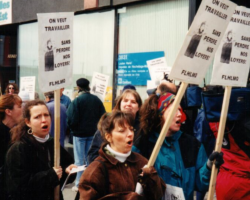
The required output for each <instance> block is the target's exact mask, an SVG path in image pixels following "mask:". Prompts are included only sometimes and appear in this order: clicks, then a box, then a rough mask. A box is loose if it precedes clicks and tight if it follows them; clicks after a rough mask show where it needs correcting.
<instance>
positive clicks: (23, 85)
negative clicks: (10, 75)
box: [19, 76, 36, 100]
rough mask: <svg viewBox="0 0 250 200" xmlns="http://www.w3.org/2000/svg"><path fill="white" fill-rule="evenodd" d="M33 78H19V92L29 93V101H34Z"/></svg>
mask: <svg viewBox="0 0 250 200" xmlns="http://www.w3.org/2000/svg"><path fill="white" fill-rule="evenodd" d="M35 84H36V77H35V76H25V77H21V78H20V91H19V92H27V93H29V96H30V100H34V99H35Z"/></svg>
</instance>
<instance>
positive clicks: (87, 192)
mask: <svg viewBox="0 0 250 200" xmlns="http://www.w3.org/2000/svg"><path fill="white" fill-rule="evenodd" d="M103 148H104V146H102V148H101V149H100V151H99V155H100V156H98V157H97V158H96V159H95V161H93V162H92V163H91V164H90V165H89V166H88V167H87V169H86V170H85V171H84V173H83V175H82V177H81V179H80V183H79V191H80V199H81V200H88V199H102V200H103V199H110V198H112V199H121V200H122V199H131V200H132V199H144V200H146V199H147V200H159V199H160V198H161V197H162V196H163V195H164V192H165V183H164V182H163V180H162V179H161V178H159V176H158V175H157V173H156V171H155V169H154V168H153V167H151V168H147V170H145V171H144V170H143V173H144V176H143V178H138V175H139V174H140V173H141V169H142V168H143V167H144V166H145V165H146V164H147V163H148V161H147V159H146V158H144V157H143V156H141V155H139V154H137V153H134V152H132V153H131V155H130V156H129V157H128V158H127V159H126V161H125V162H124V163H121V162H119V161H118V160H117V159H115V158H114V157H113V156H111V155H108V154H106V153H104V150H103ZM100 161H101V162H100ZM103 164H104V166H103ZM106 173H107V175H105V174H106ZM138 181H140V182H141V184H142V186H143V188H144V196H141V195H138V194H137V193H135V188H136V184H137V182H138ZM107 184H108V187H107Z"/></svg>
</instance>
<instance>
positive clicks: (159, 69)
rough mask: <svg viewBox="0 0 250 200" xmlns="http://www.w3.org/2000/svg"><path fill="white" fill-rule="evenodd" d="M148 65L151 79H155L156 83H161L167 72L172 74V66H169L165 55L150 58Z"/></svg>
mask: <svg viewBox="0 0 250 200" xmlns="http://www.w3.org/2000/svg"><path fill="white" fill-rule="evenodd" d="M147 65H148V69H149V73H150V77H151V80H152V81H154V82H155V84H156V85H159V84H160V82H161V80H163V79H164V77H165V74H170V71H171V67H168V66H167V62H166V58H165V57H162V58H157V59H153V60H148V61H147Z"/></svg>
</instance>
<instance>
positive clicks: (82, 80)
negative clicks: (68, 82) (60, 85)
mask: <svg viewBox="0 0 250 200" xmlns="http://www.w3.org/2000/svg"><path fill="white" fill-rule="evenodd" d="M76 85H77V86H78V87H80V88H89V81H88V80H87V79H86V78H79V79H78V80H77V81H76Z"/></svg>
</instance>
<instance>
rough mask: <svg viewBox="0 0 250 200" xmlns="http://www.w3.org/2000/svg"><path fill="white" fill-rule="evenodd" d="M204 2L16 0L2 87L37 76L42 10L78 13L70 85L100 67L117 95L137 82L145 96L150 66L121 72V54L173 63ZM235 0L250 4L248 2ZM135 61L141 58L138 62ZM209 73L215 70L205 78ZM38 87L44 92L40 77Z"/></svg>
mask: <svg viewBox="0 0 250 200" xmlns="http://www.w3.org/2000/svg"><path fill="white" fill-rule="evenodd" d="M0 1H1V0H0ZM2 1H6V0H2ZM200 2H201V1H200V0H99V1H98V0H74V1H68V0H51V1H47V0H40V1H29V3H28V4H27V1H25V0H12V2H11V3H12V23H11V24H8V25H1V26H0V84H1V90H2V92H3V91H4V89H5V87H6V85H7V84H8V83H9V82H10V81H14V82H16V83H17V84H19V79H20V77H23V76H36V77H38V63H39V62H38V44H39V43H38V22H37V13H55V12H74V13H75V16H74V33H73V60H74V62H73V83H72V85H69V86H68V87H67V88H66V89H69V90H73V88H74V87H75V86H76V84H75V81H76V80H77V79H78V78H80V77H85V78H88V79H89V80H90V81H91V78H92V75H93V73H94V72H99V73H103V74H106V75H109V77H110V78H109V83H108V86H109V88H111V90H112V94H113V95H112V97H113V100H114V99H115V98H116V96H118V95H119V94H120V90H121V89H122V88H123V85H124V84H125V83H131V84H133V85H135V86H136V88H137V91H138V92H139V93H140V95H141V97H142V99H145V98H146V97H147V94H146V81H145V79H147V78H145V76H144V75H145V74H146V75H147V73H148V72H147V70H146V69H144V70H137V71H136V69H135V70H130V71H129V70H128V71H127V72H125V74H126V77H124V76H125V75H124V76H123V77H119V75H120V74H121V73H122V72H124V70H123V71H120V70H119V62H118V61H119V55H125V56H130V57H131V59H132V61H131V60H129V61H128V63H130V64H131V62H132V64H133V61H134V66H141V65H143V64H141V63H140V62H144V61H143V59H144V60H145V58H144V57H145V56H147V55H149V57H150V56H151V55H152V56H154V55H163V56H164V57H165V58H166V61H167V65H168V66H170V67H171V66H172V65H173V63H174V60H175V58H176V56H177V54H178V51H179V49H180V48H181V46H182V43H183V41H184V38H185V35H186V33H187V31H188V27H189V26H190V24H191V22H192V20H193V18H194V16H195V13H196V11H197V9H198V7H199V5H200ZM236 3H238V4H239V3H241V4H242V5H245V6H249V5H247V4H249V2H247V1H241V2H236ZM157 52H160V54H157ZM121 58H122V57H121ZM152 58H153V57H152ZM136 60H140V61H138V63H139V64H136V62H135V61H136ZM141 60H142V61H141ZM132 64H131V65H132ZM210 75H211V70H210V72H208V74H207V77H206V79H209V78H210ZM147 76H148V75H147ZM122 78H124V79H126V81H122ZM129 81H130V82H129ZM208 81H209V80H208ZM36 92H38V93H39V94H40V96H41V95H42V93H41V92H40V90H39V83H38V80H37V79H36ZM113 102H114V101H113Z"/></svg>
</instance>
